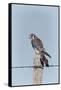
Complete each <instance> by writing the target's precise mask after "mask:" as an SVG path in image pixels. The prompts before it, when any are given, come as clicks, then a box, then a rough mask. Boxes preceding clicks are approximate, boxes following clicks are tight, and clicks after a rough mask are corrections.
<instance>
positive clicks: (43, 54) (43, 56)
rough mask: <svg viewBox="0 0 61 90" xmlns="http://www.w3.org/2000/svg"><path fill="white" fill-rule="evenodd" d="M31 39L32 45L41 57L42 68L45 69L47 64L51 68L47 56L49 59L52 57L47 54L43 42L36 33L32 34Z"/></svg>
mask: <svg viewBox="0 0 61 90" xmlns="http://www.w3.org/2000/svg"><path fill="white" fill-rule="evenodd" d="M29 39H31V44H32V47H33V49H34V50H35V52H36V53H39V54H40V55H41V58H40V62H41V64H42V66H43V67H44V64H45V65H46V66H47V67H49V63H48V59H47V58H46V56H48V57H49V58H51V56H50V55H49V54H48V53H47V52H46V50H45V48H44V46H43V43H42V40H41V39H39V38H38V37H37V36H36V35H35V34H34V33H31V34H30V35H29Z"/></svg>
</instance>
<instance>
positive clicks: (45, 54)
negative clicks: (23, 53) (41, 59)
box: [41, 51, 51, 58]
mask: <svg viewBox="0 0 61 90" xmlns="http://www.w3.org/2000/svg"><path fill="white" fill-rule="evenodd" d="M41 52H42V53H44V54H45V55H47V56H48V57H49V58H51V56H50V55H49V54H48V53H47V52H45V51H41Z"/></svg>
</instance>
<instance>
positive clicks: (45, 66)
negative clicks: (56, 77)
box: [11, 65, 59, 69]
mask: <svg viewBox="0 0 61 90" xmlns="http://www.w3.org/2000/svg"><path fill="white" fill-rule="evenodd" d="M58 66H59V65H49V67H58ZM44 67H46V66H44ZM11 68H42V69H43V67H42V66H19V67H11Z"/></svg>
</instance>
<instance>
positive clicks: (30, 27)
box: [12, 4, 58, 85]
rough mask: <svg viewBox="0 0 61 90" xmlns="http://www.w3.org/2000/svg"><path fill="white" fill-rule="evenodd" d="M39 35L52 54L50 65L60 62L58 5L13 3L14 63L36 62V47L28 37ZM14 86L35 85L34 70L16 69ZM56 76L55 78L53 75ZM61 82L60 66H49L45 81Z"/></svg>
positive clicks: (14, 70)
mask: <svg viewBox="0 0 61 90" xmlns="http://www.w3.org/2000/svg"><path fill="white" fill-rule="evenodd" d="M30 33H34V34H36V35H37V36H38V37H39V38H40V39H41V40H42V41H43V44H44V48H45V49H46V51H47V52H48V53H49V54H50V55H51V57H52V58H51V59H50V58H48V60H49V64H50V65H58V7H48V6H31V5H30V6H29V5H25V6H24V5H15V4H13V5H12V66H13V67H15V66H24V65H25V66H27V65H28V66H29V65H30V66H31V65H33V58H34V50H33V48H32V46H31V41H30V40H29V39H28V35H29V34H30ZM12 71H13V73H12V82H13V85H23V84H26V85H27V84H28V85H29V84H32V73H33V69H31V68H25V69H12ZM52 76H53V77H52ZM57 82H58V67H52V68H50V67H49V68H45V69H44V74H43V84H47V83H57Z"/></svg>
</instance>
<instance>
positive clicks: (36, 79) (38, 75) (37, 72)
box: [33, 53, 43, 84]
mask: <svg viewBox="0 0 61 90" xmlns="http://www.w3.org/2000/svg"><path fill="white" fill-rule="evenodd" d="M33 65H34V66H40V67H42V65H41V62H40V54H37V53H35V58H34V61H33ZM42 78H43V69H42V68H33V84H42Z"/></svg>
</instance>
